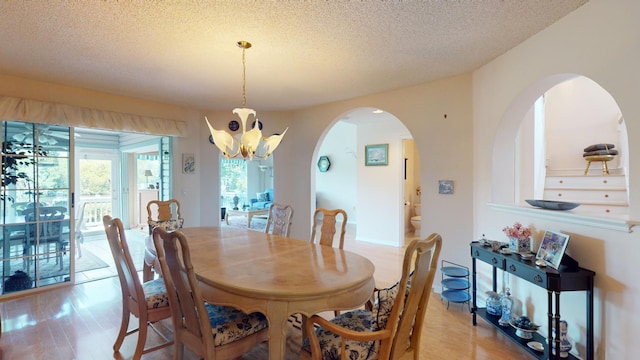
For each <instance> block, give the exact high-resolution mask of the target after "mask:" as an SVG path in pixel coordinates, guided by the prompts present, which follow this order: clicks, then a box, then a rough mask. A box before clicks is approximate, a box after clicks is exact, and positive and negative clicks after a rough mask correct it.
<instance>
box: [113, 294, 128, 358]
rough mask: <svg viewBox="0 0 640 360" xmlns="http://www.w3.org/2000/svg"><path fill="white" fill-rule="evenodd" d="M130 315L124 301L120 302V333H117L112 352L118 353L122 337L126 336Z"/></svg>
mask: <svg viewBox="0 0 640 360" xmlns="http://www.w3.org/2000/svg"><path fill="white" fill-rule="evenodd" d="M130 317H131V314H130V313H129V310H128V309H127V308H126V305H125V300H124V299H123V300H122V321H121V322H120V331H119V332H118V337H117V338H116V342H115V343H114V344H113V351H115V352H118V351H120V346H122V342H123V341H124V337H125V336H127V329H128V328H129V318H130Z"/></svg>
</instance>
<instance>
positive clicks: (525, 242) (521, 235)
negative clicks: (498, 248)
mask: <svg viewBox="0 0 640 360" xmlns="http://www.w3.org/2000/svg"><path fill="white" fill-rule="evenodd" d="M502 231H503V232H504V233H505V235H507V237H508V238H509V250H511V251H515V252H519V253H528V252H530V251H531V229H529V228H528V227H524V226H522V224H520V223H519V222H516V223H515V224H513V226H506V227H505V228H504V229H502Z"/></svg>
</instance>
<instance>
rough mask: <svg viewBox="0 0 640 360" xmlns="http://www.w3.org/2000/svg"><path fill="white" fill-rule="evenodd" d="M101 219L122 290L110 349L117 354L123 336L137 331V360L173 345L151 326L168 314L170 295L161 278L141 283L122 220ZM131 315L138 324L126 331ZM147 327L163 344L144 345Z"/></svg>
mask: <svg viewBox="0 0 640 360" xmlns="http://www.w3.org/2000/svg"><path fill="white" fill-rule="evenodd" d="M102 221H103V224H104V230H105V232H106V234H107V240H108V241H109V247H110V248H111V253H112V255H113V260H114V261H115V265H116V270H117V271H118V277H119V278H120V287H121V289H122V322H121V323H120V331H119V332H118V337H117V338H116V342H115V343H114V344H113V350H114V351H115V352H116V353H117V352H119V351H120V347H121V346H122V342H123V341H124V338H125V337H126V336H129V335H131V334H134V333H136V332H137V333H138V341H137V343H136V349H135V352H134V354H133V359H136V360H137V359H140V357H141V356H142V354H147V353H149V352H152V351H155V350H158V349H161V348H163V347H166V346H169V345H171V344H173V341H171V340H169V339H167V338H166V337H165V336H164V335H163V334H162V332H161V331H159V330H158V329H156V327H155V326H154V324H155V323H156V322H158V321H160V320H163V319H167V318H170V317H171V308H170V307H169V297H168V296H167V292H166V289H165V285H164V281H163V280H162V279H156V280H152V281H149V282H144V283H141V282H140V278H139V276H138V272H137V271H136V268H135V265H134V264H133V260H132V259H131V253H130V252H129V246H128V244H127V239H126V236H125V232H124V227H123V226H122V221H120V219H118V218H111V216H109V215H105V216H104V218H103V219H102ZM131 315H133V316H135V317H136V318H138V320H139V324H138V327H137V328H134V329H132V330H130V331H127V330H128V328H129V319H130V318H131ZM149 327H151V329H153V330H154V331H155V332H156V333H158V335H160V337H161V338H162V339H164V342H163V343H162V344H160V345H157V346H154V347H150V348H145V344H146V339H147V330H148V328H149Z"/></svg>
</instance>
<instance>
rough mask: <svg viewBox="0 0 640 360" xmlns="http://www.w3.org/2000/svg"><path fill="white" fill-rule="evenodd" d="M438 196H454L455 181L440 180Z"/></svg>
mask: <svg viewBox="0 0 640 360" xmlns="http://www.w3.org/2000/svg"><path fill="white" fill-rule="evenodd" d="M438 194H446V195H451V194H453V180H438Z"/></svg>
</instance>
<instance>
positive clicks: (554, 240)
mask: <svg viewBox="0 0 640 360" xmlns="http://www.w3.org/2000/svg"><path fill="white" fill-rule="evenodd" d="M568 242H569V235H567V234H563V233H559V232H555V231H550V230H547V231H545V232H544V237H543V238H542V241H541V242H540V248H539V249H538V253H537V254H536V259H540V260H542V261H544V262H545V263H546V264H547V265H549V266H551V267H552V268H554V269H556V270H557V269H558V267H560V262H561V261H562V256H564V251H565V249H566V248H567V243H568Z"/></svg>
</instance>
